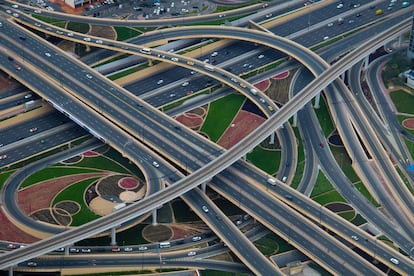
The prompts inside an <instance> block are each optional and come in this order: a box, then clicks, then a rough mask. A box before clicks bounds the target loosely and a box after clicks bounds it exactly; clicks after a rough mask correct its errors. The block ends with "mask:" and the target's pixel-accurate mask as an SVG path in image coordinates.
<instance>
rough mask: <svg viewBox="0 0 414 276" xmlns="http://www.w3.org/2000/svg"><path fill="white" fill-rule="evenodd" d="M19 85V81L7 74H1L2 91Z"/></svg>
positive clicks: (0, 87)
mask: <svg viewBox="0 0 414 276" xmlns="http://www.w3.org/2000/svg"><path fill="white" fill-rule="evenodd" d="M14 86H16V87H17V86H18V83H17V82H16V81H14V80H13V79H11V78H9V77H8V76H7V75H6V74H3V73H2V74H0V92H1V91H3V90H7V89H9V88H11V87H14Z"/></svg>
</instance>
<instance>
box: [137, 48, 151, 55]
mask: <svg viewBox="0 0 414 276" xmlns="http://www.w3.org/2000/svg"><path fill="white" fill-rule="evenodd" d="M139 51H140V52H141V53H143V54H147V55H150V54H151V49H150V48H142V49H140V50H139Z"/></svg>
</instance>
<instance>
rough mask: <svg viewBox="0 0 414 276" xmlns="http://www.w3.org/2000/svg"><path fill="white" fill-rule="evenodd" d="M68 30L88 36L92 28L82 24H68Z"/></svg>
mask: <svg viewBox="0 0 414 276" xmlns="http://www.w3.org/2000/svg"><path fill="white" fill-rule="evenodd" d="M66 28H67V29H68V30H71V31H74V32H78V33H82V34H86V33H88V32H89V29H90V26H89V24H85V23H80V22H68V24H67V26H66Z"/></svg>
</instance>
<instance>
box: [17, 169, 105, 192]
mask: <svg viewBox="0 0 414 276" xmlns="http://www.w3.org/2000/svg"><path fill="white" fill-rule="evenodd" d="M93 172H100V170H97V169H87V168H71V167H50V168H45V169H43V170H41V171H38V172H35V173H34V174H32V175H30V176H29V177H28V178H26V180H25V181H24V182H23V183H22V185H21V186H20V187H21V188H24V187H27V186H30V185H33V184H36V183H38V182H41V181H44V180H49V179H52V178H57V177H60V176H66V175H71V174H81V173H93Z"/></svg>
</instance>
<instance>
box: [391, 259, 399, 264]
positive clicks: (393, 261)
mask: <svg viewBox="0 0 414 276" xmlns="http://www.w3.org/2000/svg"><path fill="white" fill-rule="evenodd" d="M390 261H391V262H392V263H393V264H396V265H397V264H399V263H400V261H399V260H398V259H396V258H391V259H390Z"/></svg>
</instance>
